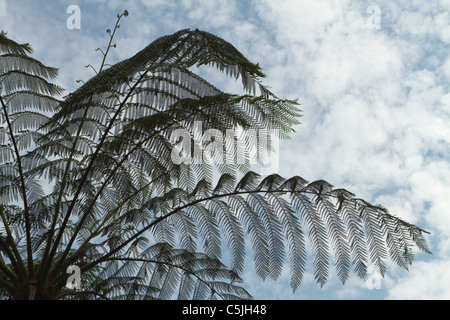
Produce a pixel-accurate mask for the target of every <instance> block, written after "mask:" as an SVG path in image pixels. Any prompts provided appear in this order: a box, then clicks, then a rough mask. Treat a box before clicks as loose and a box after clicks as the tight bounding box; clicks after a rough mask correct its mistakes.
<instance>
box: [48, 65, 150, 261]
mask: <svg viewBox="0 0 450 320" xmlns="http://www.w3.org/2000/svg"><path fill="white" fill-rule="evenodd" d="M147 73H148V71H146V72H144V73H143V74H142V75H141V77H140V78H139V79H138V80H137V81H136V83H135V84H134V85H133V87H132V88H131V89H130V91H129V92H128V94H127V95H126V97H125V98H124V100H123V101H122V102H121V103H120V105H119V107H118V108H117V111H116V113H115V114H114V116H113V117H112V118H111V120H110V123H109V125H108V127H107V128H106V129H105V132H104V133H103V135H102V138H101V140H100V142H99V143H98V145H97V148H96V150H95V153H94V154H93V156H92V158H91V161H90V162H89V164H88V166H87V168H86V170H85V172H84V174H83V177H82V178H81V180H80V185H79V187H78V188H77V190H76V192H75V194H74V197H73V199H72V201H71V204H70V206H69V208H68V210H67V213H66V215H65V217H64V221H63V223H62V224H61V228H60V231H59V233H58V235H57V237H56V240H55V243H54V245H53V248H52V251H51V252H50V258H51V259H53V257H54V256H55V254H56V250H57V248H58V245H59V242H60V241H61V238H62V235H63V232H64V230H65V228H66V226H67V223H68V221H69V218H70V216H71V214H72V211H73V209H74V207H75V203H76V201H77V200H78V197H79V196H80V194H81V190H82V188H83V186H84V184H85V183H86V181H87V178H88V176H89V174H90V171H91V170H92V168H93V167H94V162H95V159H96V158H97V157H98V155H99V153H100V150H101V148H102V147H103V144H104V143H105V140H106V137H107V136H108V134H109V132H110V131H111V129H112V127H113V125H114V122H115V120H116V119H117V117H118V116H119V114H120V112H121V111H122V108H123V107H124V105H125V103H126V102H127V101H128V99H129V98H130V97H131V94H132V92H133V91H134V89H135V88H136V87H137V86H138V84H139V83H140V82H141V80H142V79H143V78H144V77H145V76H146V74H147ZM72 243H73V241H72ZM70 247H71V244H70V245H69V246H67V249H66V250H65V251H64V252H63V254H62V256H61V258H60V260H59V261H58V263H57V265H56V267H55V270H57V269H58V268H59V267H60V266H61V264H62V262H63V261H64V259H65V258H66V257H67V255H68V253H69V248H70Z"/></svg>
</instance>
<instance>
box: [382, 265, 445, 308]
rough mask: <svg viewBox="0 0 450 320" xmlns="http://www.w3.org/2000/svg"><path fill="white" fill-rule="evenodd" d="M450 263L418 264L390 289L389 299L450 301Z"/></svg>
mask: <svg viewBox="0 0 450 320" xmlns="http://www.w3.org/2000/svg"><path fill="white" fill-rule="evenodd" d="M448 270H450V261H442V260H441V261H437V262H423V261H420V262H417V263H415V264H414V265H413V267H412V268H411V271H410V272H409V273H408V274H407V275H406V276H404V277H402V278H400V279H399V280H398V281H397V282H393V283H392V285H393V286H392V287H391V288H389V291H388V292H389V294H388V295H387V297H386V298H387V299H401V300H406V299H411V300H449V299H450V286H449V285H448V284H449V283H450V273H449V272H448Z"/></svg>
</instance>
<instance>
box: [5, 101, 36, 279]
mask: <svg viewBox="0 0 450 320" xmlns="http://www.w3.org/2000/svg"><path fill="white" fill-rule="evenodd" d="M0 102H1V104H2V108H3V113H4V116H5V119H6V123H7V126H8V131H9V135H10V139H11V142H12V144H13V148H14V153H15V156H16V161H17V169H18V171H19V177H20V184H21V192H22V198H23V206H24V215H25V233H26V243H27V258H28V273H29V275H28V276H29V277H31V278H32V277H34V262H33V251H32V248H31V231H30V213H29V208H28V200H27V191H26V186H25V178H24V174H23V168H22V161H21V159H20V153H19V148H18V146H17V142H16V139H15V137H14V132H13V129H12V125H11V121H10V119H9V115H8V110H7V108H6V104H5V102H4V101H3V98H2V97H1V96H0Z"/></svg>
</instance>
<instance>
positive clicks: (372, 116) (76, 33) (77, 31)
mask: <svg viewBox="0 0 450 320" xmlns="http://www.w3.org/2000/svg"><path fill="white" fill-rule="evenodd" d="M71 5H76V6H78V8H79V9H80V11H79V13H80V15H79V20H78V21H79V26H76V25H74V24H71V22H73V21H74V20H71V19H72V18H73V14H74V12H73V11H71V10H69V12H68V8H69V7H70V6H71ZM125 9H126V10H128V12H129V16H128V17H126V18H123V20H122V21H121V27H120V29H119V30H118V32H117V35H116V37H115V42H116V43H117V47H116V48H115V49H113V50H112V51H111V54H110V55H109V57H108V62H109V63H114V62H118V61H120V60H123V59H126V58H128V57H130V56H132V55H134V54H135V53H136V52H138V51H139V50H141V49H142V48H144V47H145V46H147V45H148V44H149V43H150V42H152V41H153V40H155V39H157V38H158V37H160V36H163V35H167V34H171V33H174V32H176V31H178V30H180V29H184V28H191V29H195V28H198V29H201V30H204V31H208V32H211V33H213V34H215V35H217V36H219V37H221V38H223V39H225V40H227V41H229V42H231V43H232V44H233V45H234V46H235V47H236V48H237V49H238V50H239V51H241V52H242V53H243V54H244V55H245V56H246V57H247V58H248V59H249V60H251V61H252V62H255V63H256V62H257V63H259V64H260V65H261V67H262V68H263V72H264V73H265V74H266V78H265V79H264V83H265V84H267V85H269V86H270V87H271V88H272V91H273V92H274V93H275V94H276V95H277V96H279V97H281V98H289V99H298V101H299V103H300V104H301V106H300V108H301V109H302V118H301V122H302V123H301V124H300V125H298V126H296V127H295V130H296V132H295V134H294V135H292V138H291V139H290V140H289V141H282V142H281V143H280V149H279V166H278V168H277V169H276V171H277V172H274V173H278V174H280V175H281V176H284V177H286V178H287V177H291V176H294V175H299V176H302V177H303V178H305V179H307V180H309V181H313V180H317V179H324V180H326V181H328V182H330V183H331V184H333V185H334V186H336V187H339V188H340V187H343V188H346V189H348V190H350V191H352V192H353V193H355V194H356V195H357V196H358V197H360V198H363V199H365V200H367V201H369V202H371V203H374V204H381V205H383V206H384V207H386V208H388V209H389V211H390V212H391V213H393V214H395V215H396V216H399V217H401V218H403V219H405V220H407V221H408V222H411V223H414V224H416V225H418V226H420V227H421V228H423V229H425V230H427V231H430V232H431V235H430V236H427V240H428V241H429V243H430V247H431V250H432V252H433V255H428V254H422V253H417V256H416V261H415V262H414V263H413V265H412V267H411V268H410V270H409V271H405V270H403V269H399V268H397V267H395V266H392V267H390V268H389V270H388V273H387V275H386V276H385V278H382V279H378V278H377V279H375V280H376V281H375V282H369V281H364V280H362V279H360V278H358V277H357V276H356V275H355V274H352V275H351V277H350V279H349V280H348V282H347V283H346V284H345V285H342V284H341V283H340V282H339V281H338V280H337V277H333V276H332V275H333V274H332V273H331V277H330V279H329V280H328V282H327V283H326V285H325V286H324V287H323V288H320V287H319V286H318V285H317V284H316V283H315V282H314V279H313V276H312V273H311V272H308V273H306V274H305V279H304V281H303V283H302V285H301V287H300V288H299V289H298V290H297V291H296V292H295V293H293V292H292V290H291V289H290V287H289V274H288V269H286V272H285V273H284V274H283V276H282V277H281V279H279V280H278V281H277V282H274V281H270V280H266V281H265V282H262V281H261V280H260V279H259V278H258V277H257V276H256V275H255V274H254V273H253V272H252V270H251V268H248V270H246V272H245V273H244V275H243V277H244V280H245V281H246V288H247V289H248V290H249V291H250V292H251V293H252V294H253V296H254V297H255V299H283V300H290V299H333V300H334V299H374V300H375V299H377V300H378V299H450V212H449V208H450V126H449V125H448V124H449V123H450V1H449V0H447V1H445V0H443V1H437V0H434V1H432V0H430V1H411V0H405V1H403V0H398V1H364V0H360V1H350V0H339V1H334V0H310V1H307V0H302V1H299V0H295V1H294V0H227V1H220V0H173V1H170V0H133V1H119V0H110V1H107V0H93V1H81V0H79V1H76V0H67V1H65V0H64V1H53V0H52V1H44V0H34V1H30V0H29V1H27V0H0V30H3V31H6V32H7V33H8V36H9V37H10V38H12V39H14V40H16V41H17V42H21V43H25V42H29V43H30V44H31V45H32V47H33V49H34V54H33V57H35V58H36V59H38V60H40V61H42V62H43V63H44V64H46V65H49V66H52V67H58V68H60V76H59V78H58V79H57V82H56V83H57V84H59V85H61V86H62V87H64V88H66V92H67V93H70V92H71V91H73V90H75V89H76V88H77V87H78V86H79V85H80V84H79V83H77V82H76V81H77V80H79V79H81V80H84V81H86V80H88V79H89V78H90V77H92V76H93V75H94V73H93V70H92V69H90V68H86V67H85V66H86V65H88V64H91V65H92V66H94V67H95V66H99V65H100V63H101V58H102V56H101V55H100V53H99V52H98V51H95V49H96V48H98V47H100V48H102V49H104V48H105V46H106V45H107V41H108V40H109V38H108V34H107V33H106V32H105V31H106V29H108V28H110V29H112V28H113V26H114V24H115V22H116V16H117V14H120V13H122V12H123V11H124V10H125ZM78 27H79V28H78ZM205 72H207V71H205ZM211 76H212V77H213V78H212V79H214V80H215V81H218V83H217V85H218V86H223V87H224V88H233V86H234V84H233V83H230V82H229V79H227V81H228V82H225V81H223V79H222V78H220V79H219V78H218V77H216V75H215V74H214V75H213V74H211ZM310 271H311V270H310ZM372 280H373V279H372ZM374 284H375V285H374Z"/></svg>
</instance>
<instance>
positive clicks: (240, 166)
mask: <svg viewBox="0 0 450 320" xmlns="http://www.w3.org/2000/svg"><path fill="white" fill-rule="evenodd" d="M127 15H128V13H127V12H124V13H123V14H121V15H119V16H118V20H117V23H116V27H115V28H114V31H113V32H111V31H110V32H109V34H110V37H111V38H110V41H109V44H108V47H107V49H106V50H101V49H100V50H99V51H101V52H102V54H103V59H102V63H101V65H100V67H99V68H98V70H99V71H98V73H97V74H96V75H95V76H94V77H92V78H91V79H90V80H88V81H86V82H85V83H84V84H83V85H81V86H80V87H79V88H78V89H77V90H75V91H74V92H72V93H70V94H69V95H67V96H65V97H64V98H60V94H61V93H62V89H61V88H60V87H58V86H57V85H55V84H52V83H51V81H53V80H54V79H55V77H56V76H57V69H55V68H50V67H47V66H45V65H43V64H42V63H41V62H39V61H37V60H35V59H34V58H32V57H30V54H31V53H32V50H31V47H30V46H29V45H28V44H18V43H16V42H15V41H13V40H11V39H9V38H8V37H7V36H6V34H5V33H4V32H2V33H0V101H1V107H2V112H1V116H0V120H1V126H0V200H1V205H0V216H1V223H0V270H1V273H0V294H1V295H2V297H4V298H7V297H8V298H13V299H175V298H179V299H248V298H251V295H250V293H248V292H247V291H246V290H245V289H243V287H242V279H241V275H242V271H243V270H244V266H245V261H246V257H247V255H248V254H252V255H253V264H254V269H255V271H256V273H257V274H258V275H259V276H260V277H262V278H263V279H265V278H271V279H275V280H276V279H278V278H279V277H280V276H281V274H282V271H283V268H284V265H285V263H286V262H288V264H289V268H290V275H291V281H290V283H291V287H292V289H293V290H296V289H297V288H298V287H299V286H300V285H301V283H302V281H303V278H304V274H305V272H306V266H307V263H306V262H307V260H308V259H309V255H308V253H307V251H308V250H307V249H308V246H309V245H311V248H312V253H313V257H312V260H313V269H314V270H313V273H314V275H315V278H316V281H317V282H318V284H319V285H324V284H325V282H326V281H327V280H328V277H329V271H330V267H331V259H332V258H334V259H335V267H336V273H337V275H338V277H339V279H340V280H341V281H342V282H343V283H345V281H346V280H347V279H348V277H349V276H350V273H351V271H352V270H353V271H354V272H355V273H356V275H357V276H359V277H361V278H364V277H365V276H366V275H367V268H368V266H369V265H370V264H374V265H375V266H377V268H378V269H379V271H380V272H381V273H384V272H386V267H387V265H388V259H389V258H391V259H392V260H393V261H394V262H395V263H396V264H397V265H398V266H400V267H402V268H408V266H409V265H410V264H411V263H412V261H413V258H414V254H413V253H414V250H413V249H414V247H418V248H419V249H421V250H423V251H426V252H429V249H428V247H427V244H426V241H425V239H424V237H423V234H424V233H426V232H425V231H424V230H422V229H420V228H418V227H416V226H414V225H411V224H408V223H407V222H405V221H403V220H401V219H399V218H397V217H395V216H393V215H391V214H390V213H389V212H388V211H387V210H386V209H385V208H382V207H379V206H374V205H371V204H369V203H367V202H366V201H364V200H361V199H358V198H356V197H355V196H354V195H353V194H352V193H350V192H349V191H347V190H343V189H334V188H333V186H331V185H330V184H329V183H327V182H326V181H323V180H320V181H315V182H312V183H308V182H307V181H306V180H304V179H303V178H301V177H299V176H294V177H292V178H289V179H285V178H283V177H281V176H279V175H277V174H273V175H268V176H266V177H261V176H259V174H257V173H255V172H253V171H249V163H250V160H252V159H251V155H250V154H248V153H247V154H246V153H244V152H241V151H242V149H248V148H249V147H252V146H254V144H255V143H256V144H257V146H256V147H257V148H259V149H264V148H270V146H268V145H267V144H264V143H262V142H261V141H259V140H258V139H256V138H255V137H252V136H248V137H247V139H246V140H244V141H243V144H241V145H240V146H239V147H238V149H236V150H237V152H238V153H237V154H239V155H242V156H243V157H244V158H243V159H239V162H236V157H235V156H236V155H237V154H232V155H231V160H232V161H230V154H222V153H220V152H219V153H218V154H219V155H220V158H216V160H224V161H218V162H217V161H216V162H214V161H209V162H208V161H203V160H204V159H202V161H197V160H199V159H197V158H195V156H198V153H200V154H202V153H203V152H205V151H208V150H210V149H211V146H213V145H212V143H213V142H214V141H213V140H211V139H210V140H208V141H198V140H195V139H194V140H195V141H194V144H193V145H191V148H192V149H191V150H188V151H194V159H192V161H180V162H177V161H173V159H172V158H171V156H172V154H173V153H172V152H173V150H174V148H175V147H176V146H177V143H178V142H179V141H178V140H176V139H175V140H174V136H173V133H174V132H175V130H177V129H178V130H180V129H181V130H184V131H185V132H186V133H187V135H186V136H187V137H189V138H190V137H198V136H200V137H201V134H202V132H205V131H206V130H208V129H214V130H216V131H214V132H215V133H222V134H224V133H226V132H227V130H236V131H238V130H241V131H242V130H244V131H245V130H248V131H251V130H260V131H261V132H264V133H265V134H268V133H276V134H278V137H279V138H288V137H289V135H290V134H291V133H292V132H293V130H292V127H293V125H295V124H298V123H299V122H298V118H299V116H300V110H299V109H298V104H297V102H296V101H292V100H286V99H280V98H278V97H277V96H275V95H274V94H273V93H272V92H271V91H270V90H269V89H268V88H267V87H266V86H264V85H263V83H262V79H263V78H264V74H263V73H262V70H261V68H260V66H259V65H257V64H254V63H252V62H250V61H249V60H248V59H247V58H245V57H244V56H243V55H242V54H241V53H240V52H239V51H238V50H237V49H236V48H235V47H234V46H233V45H231V44H230V43H228V42H227V41H225V40H223V39H221V38H219V37H217V36H215V35H213V34H210V33H208V32H204V31H200V30H188V29H186V30H181V31H179V32H176V33H174V34H172V35H168V36H164V37H161V38H159V39H157V40H155V41H154V42H152V43H151V44H149V45H148V46H147V47H145V48H144V49H143V50H141V51H140V52H138V53H137V54H136V55H134V56H133V57H130V58H129V59H126V60H123V61H121V62H118V63H116V64H114V65H112V66H110V67H107V65H106V63H105V61H106V56H107V54H108V51H109V50H110V49H111V48H112V45H111V43H112V38H113V36H114V34H115V32H116V30H117V28H118V22H119V21H120V19H121V18H122V17H124V16H127ZM199 66H210V67H214V68H218V69H219V70H220V71H222V72H223V73H224V75H226V76H230V77H232V78H234V79H240V81H241V82H242V87H243V90H244V93H243V94H234V93H227V92H223V91H221V90H220V89H218V88H216V87H215V86H214V85H213V84H211V83H210V82H208V81H207V80H206V79H204V78H202V77H201V76H199V75H198V74H195V73H194V71H195V69H196V68H197V67H199ZM93 69H94V70H95V68H93ZM207 136H208V135H207ZM208 137H209V136H208ZM209 138H211V137H209ZM223 142H224V143H226V144H228V145H227V146H232V145H233V144H234V137H233V140H231V139H230V140H227V141H223ZM239 148H240V149H239ZM175 150H176V149H175ZM233 150H235V149H233ZM259 155H260V153H258V157H259ZM227 160H228V161H227ZM257 160H260V161H262V160H263V159H262V158H260V159H257ZM239 175H242V178H240V179H238V176H239ZM44 184H45V185H46V186H47V187H46V188H44V187H43V186H44ZM49 188H50V191H48V189H49ZM73 265H76V266H79V267H80V270H81V274H82V288H81V289H73V288H69V287H67V286H66V284H67V279H68V274H67V269H68V267H69V266H73Z"/></svg>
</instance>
